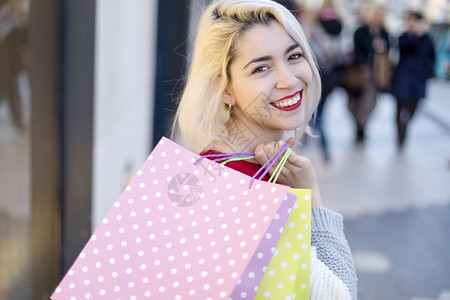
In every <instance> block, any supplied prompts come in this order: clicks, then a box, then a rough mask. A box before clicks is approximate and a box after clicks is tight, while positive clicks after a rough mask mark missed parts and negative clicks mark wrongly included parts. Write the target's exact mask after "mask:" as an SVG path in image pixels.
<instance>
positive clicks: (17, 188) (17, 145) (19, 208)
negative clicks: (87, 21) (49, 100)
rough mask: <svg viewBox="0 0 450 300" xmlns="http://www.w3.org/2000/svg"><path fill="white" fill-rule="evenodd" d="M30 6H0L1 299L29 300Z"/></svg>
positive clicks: (22, 0) (6, 3) (22, 1)
mask: <svg viewBox="0 0 450 300" xmlns="http://www.w3.org/2000/svg"><path fill="white" fill-rule="evenodd" d="M28 8H29V1H27V0H20V1H16V0H14V1H0V266H1V267H0V298H1V299H29V298H30V290H31V284H30V282H31V267H30V266H31V259H30V257H31V253H30V248H31V247H30V246H31V235H30V222H31V200H30V199H31V180H30V179H31V167H30V166H31V163H30V157H31V155H30V153H31V146H30V115H31V111H30V110H31V108H30V101H31V97H30V95H31V93H30V84H29V73H28V67H29V47H28V36H27V32H28V30H27V26H28V11H29V10H28Z"/></svg>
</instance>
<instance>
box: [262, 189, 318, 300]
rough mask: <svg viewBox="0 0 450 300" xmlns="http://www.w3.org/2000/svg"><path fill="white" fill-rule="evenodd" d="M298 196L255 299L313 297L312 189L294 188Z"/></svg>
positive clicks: (292, 190) (293, 190) (292, 191)
mask: <svg viewBox="0 0 450 300" xmlns="http://www.w3.org/2000/svg"><path fill="white" fill-rule="evenodd" d="M289 192H291V193H293V194H295V195H296V196H297V202H296V204H295V206H294V208H293V209H292V211H291V214H290V217H289V219H288V222H287V224H286V226H285V228H284V230H283V234H282V235H281V238H280V240H279V242H278V245H277V247H276V249H275V251H274V253H273V256H272V258H271V260H270V263H269V265H268V267H267V269H266V272H265V274H264V277H263V279H262V282H261V284H260V286H259V287H258V290H257V292H256V295H255V299H294V298H295V299H309V286H310V260H311V190H307V189H290V190H289Z"/></svg>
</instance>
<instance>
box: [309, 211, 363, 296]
mask: <svg viewBox="0 0 450 300" xmlns="http://www.w3.org/2000/svg"><path fill="white" fill-rule="evenodd" d="M311 244H312V245H313V246H315V247H316V250H317V257H318V259H319V260H321V261H322V262H323V263H324V264H325V265H326V266H327V267H328V268H330V269H331V270H332V271H333V273H335V274H336V275H337V276H338V277H339V278H340V279H341V280H342V281H343V282H344V283H345V284H346V285H347V287H348V289H349V291H350V293H351V295H352V299H356V298H357V279H356V270H355V265H354V262H353V258H352V254H351V252H350V247H349V245H348V242H347V240H346V238H345V235H344V225H343V218H342V215H340V214H338V213H335V212H333V211H331V210H328V209H326V208H324V207H318V206H314V207H313V208H312V212H311Z"/></svg>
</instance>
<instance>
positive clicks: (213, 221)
mask: <svg viewBox="0 0 450 300" xmlns="http://www.w3.org/2000/svg"><path fill="white" fill-rule="evenodd" d="M198 157H199V156H198V155H197V154H194V153H192V152H190V151H188V150H186V149H184V148H183V147H181V146H179V145H177V144H176V143H174V142H172V141H170V140H169V139H166V138H163V139H161V141H160V142H159V144H158V145H157V146H156V147H155V149H154V150H153V151H152V153H151V155H150V156H149V157H148V159H147V160H146V161H145V163H144V164H143V165H142V167H141V168H140V169H139V171H138V172H137V174H136V176H135V177H134V178H133V179H132V180H131V182H130V183H129V185H128V186H127V187H126V189H125V191H124V192H123V193H122V194H121V196H120V197H119V199H118V200H117V201H116V202H115V203H114V205H113V207H112V208H111V209H110V210H109V212H108V214H107V215H106V217H105V218H104V219H103V221H102V224H101V225H100V226H99V227H98V228H97V229H96V230H95V232H94V234H93V235H92V237H91V238H90V240H89V242H88V243H87V245H86V246H85V248H84V249H83V250H82V252H81V253H80V255H79V256H78V258H77V259H76V261H75V263H74V264H73V266H72V267H71V268H70V270H69V271H68V273H67V274H66V276H65V277H64V278H63V280H62V281H61V283H60V284H59V286H58V287H57V288H56V290H55V292H54V293H53V295H52V299H70V298H71V297H75V298H77V299H101V298H103V299H119V298H120V299H123V298H127V299H145V298H146V297H151V298H154V299H181V298H183V299H228V297H229V296H230V294H231V293H232V291H233V289H234V287H235V286H236V285H237V282H238V281H243V280H245V278H241V276H242V274H243V272H244V270H245V269H246V268H247V266H248V265H249V262H250V260H251V259H252V258H254V257H255V256H256V259H262V258H258V253H260V252H257V249H258V246H259V245H260V244H261V241H263V239H264V238H266V240H267V236H266V234H267V232H268V229H269V228H272V229H271V230H272V234H273V243H274V245H276V243H277V242H278V240H279V238H280V235H281V232H282V230H280V228H281V229H282V228H283V227H284V226H285V225H286V221H287V219H288V217H289V211H290V209H291V208H292V207H293V206H294V203H295V200H296V198H297V197H296V196H295V195H292V194H289V193H288V191H289V187H288V186H283V185H278V184H273V183H267V182H261V181H255V182H254V183H253V186H252V187H251V188H249V183H250V181H251V178H250V177H248V176H247V175H244V174H242V173H240V172H237V171H235V170H232V169H230V168H227V167H224V166H221V165H220V164H217V163H214V162H209V161H206V160H205V161H204V162H201V163H200V164H199V165H194V162H195V160H196V159H197V158H198ZM285 212H288V213H285ZM269 232H270V231H269ZM272 248H273V247H272ZM272 248H271V250H272ZM267 258H268V255H267V256H266V263H265V264H268V261H269V259H267ZM261 272H263V270H261Z"/></svg>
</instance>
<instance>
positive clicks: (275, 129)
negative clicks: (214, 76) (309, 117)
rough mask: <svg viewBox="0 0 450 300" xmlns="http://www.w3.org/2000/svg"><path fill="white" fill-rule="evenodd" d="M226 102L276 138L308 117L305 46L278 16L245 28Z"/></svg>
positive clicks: (237, 115)
mask: <svg viewBox="0 0 450 300" xmlns="http://www.w3.org/2000/svg"><path fill="white" fill-rule="evenodd" d="M235 52H236V57H235V58H234V59H233V61H232V63H231V65H230V67H229V75H230V84H229V86H228V88H227V91H226V93H225V96H224V97H223V100H224V102H226V103H227V104H231V105H234V106H235V109H234V112H233V115H234V117H235V118H236V119H238V120H239V121H240V122H243V123H245V125H246V126H247V127H249V128H251V129H254V131H259V132H263V133H264V136H266V137H268V138H270V137H273V139H278V138H280V136H282V134H283V132H284V131H286V130H293V129H296V128H298V127H300V126H302V125H303V124H304V122H305V111H304V105H302V104H303V102H304V101H307V98H308V97H307V96H308V86H309V84H310V83H311V81H312V71H311V67H310V66H309V64H308V62H307V61H306V59H305V58H304V57H303V52H302V49H301V48H300V45H298V44H297V42H296V41H295V40H294V39H292V38H291V36H290V35H289V34H288V33H287V32H286V30H285V29H284V28H283V27H282V26H281V25H280V24H279V23H278V22H276V21H272V22H270V23H269V24H268V25H262V24H257V25H253V26H252V27H251V28H249V29H247V30H246V31H245V32H244V33H243V34H242V35H241V36H240V37H239V39H238V41H237V43H236V49H235Z"/></svg>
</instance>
